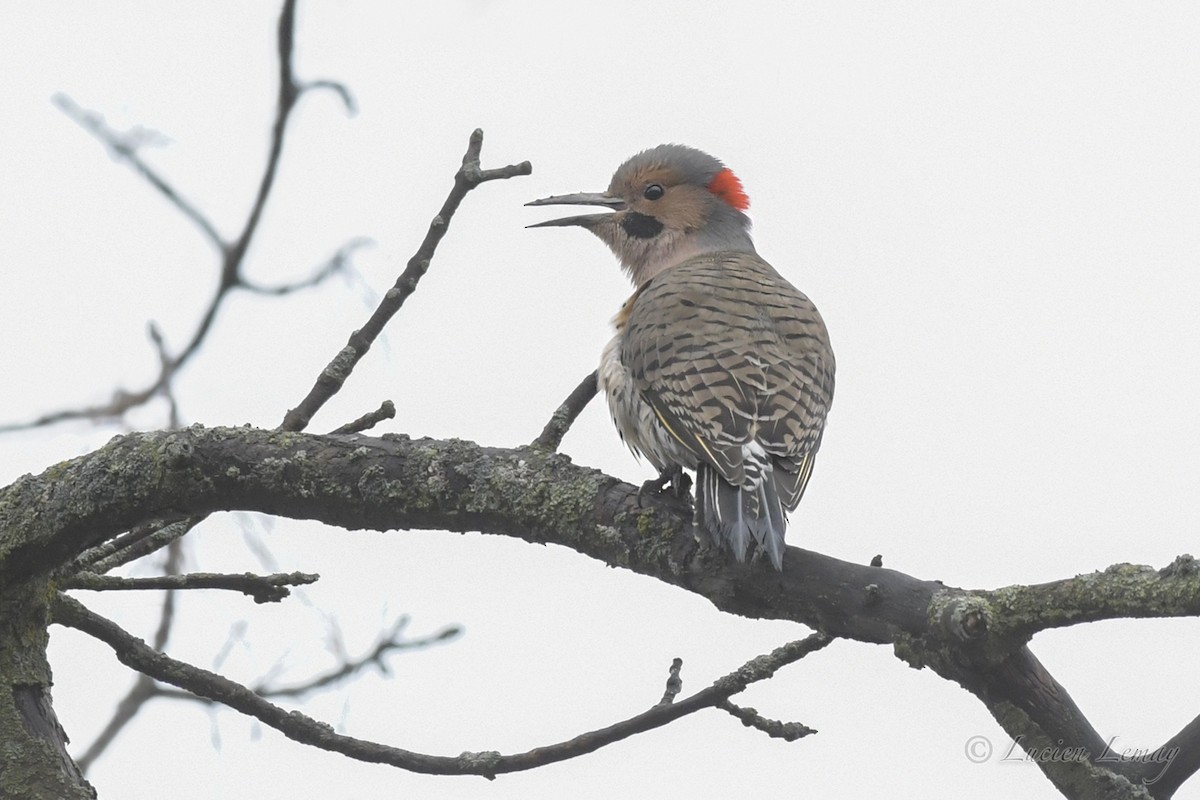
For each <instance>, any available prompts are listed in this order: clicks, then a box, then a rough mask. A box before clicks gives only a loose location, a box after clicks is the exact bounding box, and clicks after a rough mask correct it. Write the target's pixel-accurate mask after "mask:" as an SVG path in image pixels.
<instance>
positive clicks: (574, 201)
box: [525, 192, 625, 228]
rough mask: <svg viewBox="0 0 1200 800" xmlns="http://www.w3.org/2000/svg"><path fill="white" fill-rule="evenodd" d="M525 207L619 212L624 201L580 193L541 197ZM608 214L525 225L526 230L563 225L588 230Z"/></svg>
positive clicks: (564, 218) (617, 198)
mask: <svg viewBox="0 0 1200 800" xmlns="http://www.w3.org/2000/svg"><path fill="white" fill-rule="evenodd" d="M525 205H527V206H604V207H605V208H611V209H612V210H613V211H620V210H621V209H623V208H625V201H624V200H622V199H621V198H619V197H612V196H611V195H607V194H600V193H598V192H580V193H578V194H556V195H554V196H553V197H543V198H542V199H541V200H532V201H530V202H528V203H526V204H525ZM609 216H610V215H608V214H583V215H581V216H577V217H560V218H559V219H549V220H546V221H545V222H538V223H535V224H533V225H526V226H525V227H527V228H549V227H559V226H565V225H579V226H580V227H583V228H590V227H592V226H593V225H595V224H596V223H597V222H601V221H603V220H606V219H608V217H609Z"/></svg>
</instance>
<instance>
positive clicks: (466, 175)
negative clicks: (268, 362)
mask: <svg viewBox="0 0 1200 800" xmlns="http://www.w3.org/2000/svg"><path fill="white" fill-rule="evenodd" d="M482 148H483V131H481V130H478V129H477V130H476V131H475V132H474V133H472V134H471V138H470V142H469V143H468V145H467V152H466V155H464V156H463V161H462V167H460V168H459V170H458V172H456V173H455V174H454V187H453V188H452V189H451V190H450V194H449V195H448V196H447V197H446V202H445V203H444V204H443V205H442V209H441V211H439V212H438V213H437V216H435V217H434V218H433V220H432V221H431V222H430V223H429V230H428V231H427V232H426V234H425V239H424V241H422V242H421V246H420V247H419V248H417V252H416V253H415V254H414V255H413V257H412V258H410V259H409V260H408V264H407V266H406V267H405V269H404V272H402V273H401V274H400V277H399V278H398V279H397V280H396V284H395V286H393V287H392V288H391V289H389V290H388V291H387V293H386V294H384V296H383V300H382V301H381V302H380V304H379V306H378V307H377V308H376V309H375V312H374V313H373V314H372V315H371V318H370V319H368V320H367V323H366V324H365V325H363V327H362V328H361V329H360V330H357V331H355V332H354V333H352V334H350V340H349V342H347V343H346V346H345V347H343V348H342V349H341V350H340V351H339V352H338V354H337V355H335V356H334V357H333V360H332V361H330V362H329V364H328V365H327V366H326V367H325V369H323V370H321V374H320V376H318V378H317V382H316V383H315V384H314V385H313V387H312V389H310V390H309V392H308V395H307V396H306V397H305V398H304V399H303V400H301V401H300V404H299V405H297V406H296V407H295V408H293V409H291V410H290V411H288V413H287V415H286V416H285V417H284V419H283V422H282V423H281V424H280V426H279V427H280V429H282V430H285V431H302V430H304V429H305V428H307V427H308V423H309V422H310V421H311V420H312V418H313V415H314V414H316V413H317V411H319V410H320V409H321V407H322V406H323V405H325V403H326V402H328V401H329V399H330V398H331V397H333V396H334V395H335V394H337V392H338V391H339V390H340V389H341V388H342V385H343V384H344V383H345V382H346V379H347V378H348V377H349V376H350V373H351V372H352V371H353V370H354V367H355V365H357V364H358V362H359V361H360V360H361V359H362V357H363V356H365V355H366V354H367V351H368V350H370V349H371V345H372V344H374V342H375V340H376V339H377V338H378V337H379V334H380V333H381V332H382V331H383V328H384V326H385V325H386V324H387V323H388V321H389V320H390V319H391V318H392V317H393V316H395V314H396V312H397V311H399V310H400V307H401V306H403V305H404V301H405V300H407V299H408V297H409V295H411V294H412V293H413V291H414V290H415V289H416V288H417V283H418V282H419V281H420V280H421V277H422V276H423V275H424V274H425V272H426V271H427V270H428V269H429V262H430V260H431V259H432V258H433V255H434V253H435V252H436V251H437V246H438V243H439V242H440V241H441V240H442V237H443V236H445V235H446V229H447V228H448V227H449V226H450V220H451V219H453V218H454V213H455V212H456V211H457V210H458V206H459V204H460V203H462V201H463V198H464V197H466V196H467V193H468V192H470V191H471V190H472V189H474V188H475V187H476V186H478V185H479V184H481V183H485V182H487V181H491V180H502V179H506V178H512V177H516V176H518V175H529V174H530V173H531V172H532V171H533V167H531V166H530V164H529V162H528V161H523V162H521V163H520V164H510V165H509V166H506V167H501V168H499V169H490V170H484V169H480V166H479V153H480V150H481V149H482Z"/></svg>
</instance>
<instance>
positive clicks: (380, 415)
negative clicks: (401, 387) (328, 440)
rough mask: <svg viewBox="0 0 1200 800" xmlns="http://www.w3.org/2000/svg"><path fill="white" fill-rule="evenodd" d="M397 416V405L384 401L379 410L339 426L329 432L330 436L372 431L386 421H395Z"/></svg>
mask: <svg viewBox="0 0 1200 800" xmlns="http://www.w3.org/2000/svg"><path fill="white" fill-rule="evenodd" d="M395 416H396V404H395V403H393V402H392V401H391V400H384V401H383V403H381V404H380V406H379V408H377V409H375V410H374V411H371V412H368V413H366V414H363V415H362V416H361V417H359V418H358V419H356V420H354V421H353V422H347V423H346V424H345V425H339V426H338V427H336V428H334V429H333V430H331V431H330V432H329V435H330V436H336V435H337V434H342V433H361V432H362V431H366V430H370V429H371V428H374V427H375V426H376V425H378V424H379V423H380V422H383V421H384V420H385V419H394V418H395Z"/></svg>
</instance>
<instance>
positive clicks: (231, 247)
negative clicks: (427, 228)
mask: <svg viewBox="0 0 1200 800" xmlns="http://www.w3.org/2000/svg"><path fill="white" fill-rule="evenodd" d="M295 14H296V3H295V0H285V2H284V4H283V11H282V13H281V14H280V17H279V27H278V33H277V50H278V53H279V96H278V101H277V106H276V113H275V121H274V124H273V125H272V129H271V138H270V151H269V154H268V156H267V162H266V165H265V167H264V169H263V174H262V178H261V179H260V180H259V185H258V190H257V191H256V193H255V197H254V202H253V205H252V207H251V209H250V212H249V214H248V215H247V217H246V220H245V222H244V223H243V225H242V229H241V232H240V233H239V234H238V235H237V237H236V238H234V239H233V240H226V239H224V238H223V237H222V236H221V235H220V234H219V233H218V232H217V230H216V227H215V226H214V225H213V224H212V222H211V221H209V220H208V218H207V217H205V216H204V215H203V214H202V213H201V212H200V211H199V209H197V208H196V207H195V206H194V205H193V204H192V203H190V202H189V201H188V200H186V199H185V198H184V197H183V194H182V193H181V192H179V191H178V190H177V189H176V188H175V187H173V186H172V185H171V184H170V183H169V182H168V181H167V180H166V179H165V178H163V177H162V176H161V175H159V174H158V173H157V172H156V171H155V170H154V169H153V168H151V167H150V166H149V165H148V164H146V162H145V161H143V160H142V159H141V157H140V156H139V155H138V152H137V149H138V145H139V144H140V137H138V136H135V135H132V134H120V133H117V132H116V131H113V130H112V129H111V128H109V127H108V126H107V125H105V123H104V120H103V118H102V117H101V116H100V115H99V114H97V113H95V112H90V111H86V110H84V109H83V108H82V107H80V106H79V105H78V104H77V103H76V102H75V101H74V100H72V99H71V98H69V97H67V96H66V95H63V94H58V95H55V96H54V103H55V105H57V106H58V107H59V108H60V109H61V110H62V111H63V112H64V113H65V114H66V115H67V116H69V117H70V118H71V119H73V120H74V121H75V122H77V123H78V124H79V125H81V126H82V127H83V128H84V129H85V130H87V131H88V132H89V133H91V134H92V135H93V136H94V137H95V138H96V139H98V140H99V141H100V142H102V143H103V144H104V145H106V146H107V147H108V148H109V150H110V151H111V152H112V153H113V154H114V155H115V156H116V157H117V158H118V159H119V160H121V161H123V162H125V163H127V164H129V165H130V166H131V167H132V168H133V169H134V170H135V171H136V172H137V173H138V174H139V175H141V176H142V177H143V178H144V179H145V180H146V181H147V182H148V183H150V185H151V186H153V187H154V188H155V189H156V190H157V191H158V192H159V193H160V194H162V195H163V196H164V197H165V198H166V199H167V200H168V201H169V202H170V203H171V204H172V205H173V206H174V207H175V208H177V209H178V210H179V211H180V213H182V214H183V215H184V216H186V217H187V218H188V219H189V220H191V221H192V222H193V223H194V224H195V225H196V226H197V227H198V228H199V229H200V231H201V232H202V233H203V234H204V237H205V238H206V239H207V240H208V241H209V242H210V243H212V245H213V246H214V247H215V248H216V249H217V251H218V253H219V254H220V257H221V267H220V276H219V279H218V281H217V287H216V291H215V292H214V294H213V297H212V299H211V300H210V301H209V304H208V306H207V308H206V309H205V311H204V313H203V315H202V316H201V318H200V321H199V323H198V324H197V325H196V328H195V330H194V331H193V332H192V335H191V337H190V338H189V339H188V342H187V344H186V345H184V347H183V348H182V350H180V352H179V353H178V354H176V355H174V356H172V355H170V354H169V353H168V352H167V351H166V348H165V346H164V345H163V341H162V337H161V336H157V335H156V332H152V337H153V338H155V344H156V345H157V347H158V351H159V355H160V362H161V365H160V369H159V374H158V376H157V377H156V378H155V379H154V381H153V382H152V383H151V384H150V385H149V386H146V387H145V388H142V389H138V390H134V391H129V390H126V389H122V388H118V389H117V390H115V391H114V392H113V395H112V399H111V400H109V401H108V402H107V403H102V404H99V405H94V406H84V407H81V408H74V409H65V410H61V411H54V412H50V413H48V414H43V415H42V416H40V417H38V418H37V419H34V420H33V421H31V422H24V423H9V424H4V425H0V433H5V432H9V431H16V430H26V429H30V428H39V427H45V426H48V425H53V424H57V423H59V422H65V421H68V420H76V419H87V420H95V421H102V420H109V419H119V418H120V417H122V416H123V415H124V414H125V413H126V412H128V411H129V410H130V409H133V408H137V407H139V406H142V405H145V404H146V403H148V402H149V401H150V400H152V399H153V398H154V397H156V396H159V395H160V394H164V393H167V394H166V395H165V396H166V397H167V401H168V403H169V404H170V405H171V409H172V415H173V416H178V411H177V409H176V408H175V403H174V399H173V398H172V397H171V396H170V394H169V386H170V383H171V380H172V379H173V378H174V376H175V375H176V374H177V373H178V372H179V370H180V369H181V368H182V367H183V366H184V365H185V364H186V363H187V362H188V361H189V360H190V359H191V357H192V356H193V355H195V353H196V352H197V351H198V350H199V348H200V345H201V344H203V343H204V341H205V339H206V338H207V337H208V333H209V331H210V330H211V328H212V324H213V322H214V321H215V320H216V318H217V312H218V311H219V310H220V307H221V305H222V303H223V302H224V300H225V298H226V297H228V296H229V294H230V293H231V292H232V291H233V290H235V289H239V288H242V289H251V290H252V291H256V292H258V293H260V294H276V295H278V294H286V293H288V292H289V291H292V290H294V289H296V288H302V287H304V286H308V285H314V284H316V283H318V282H320V281H321V280H323V279H324V278H325V277H328V275H329V274H332V273H333V272H335V271H336V270H337V269H340V268H342V266H341V262H344V261H345V260H346V259H347V258H348V257H349V255H350V254H351V253H352V252H353V250H354V249H355V248H356V247H358V246H359V244H360V243H361V240H355V241H354V242H351V243H350V244H348V245H346V246H345V247H343V248H342V250H341V251H339V253H338V254H337V255H335V256H334V258H333V259H332V260H331V261H330V262H329V263H328V264H327V265H326V266H325V267H324V268H323V269H322V270H318V272H317V273H316V274H314V275H313V276H310V277H309V278H308V279H307V280H305V281H301V282H299V283H298V284H295V285H293V286H290V287H288V286H284V287H275V288H274V289H271V288H266V287H260V286H252V285H250V284H248V283H247V281H246V280H245V277H244V276H243V274H242V267H243V263H244V261H245V256H246V252H247V251H248V250H249V247H250V242H251V240H252V239H253V238H254V235H255V234H256V233H257V231H258V225H259V222H260V220H261V219H262V215H263V210H264V209H265V208H266V204H267V200H268V199H269V197H270V195H271V190H272V188H273V187H274V185H275V176H276V174H277V172H278V168H279V159H280V156H281V155H282V153H283V145H284V135H285V133H286V130H287V125H288V121H289V120H290V119H291V115H292V111H293V109H294V108H295V105H296V101H297V99H298V98H299V96H300V95H301V94H302V92H303V91H304V90H305V89H307V88H314V89H315V88H320V89H332V90H333V91H335V92H337V93H338V94H339V95H340V96H341V97H342V99H343V102H347V104H348V106H349V107H351V108H352V107H353V100H352V98H351V97H350V94H349V92H348V91H347V90H346V88H345V87H343V86H341V85H340V84H336V83H334V82H332V81H316V82H313V83H309V84H306V85H304V86H301V85H300V84H299V83H298V82H297V79H296V75H295V72H294V70H293V65H292V52H293V49H294V34H295V31H294V25H295Z"/></svg>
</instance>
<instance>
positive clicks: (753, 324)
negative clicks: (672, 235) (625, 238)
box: [620, 252, 834, 558]
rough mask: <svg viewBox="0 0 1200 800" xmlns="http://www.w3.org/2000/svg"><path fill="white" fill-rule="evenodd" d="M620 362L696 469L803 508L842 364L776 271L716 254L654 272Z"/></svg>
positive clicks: (800, 297)
mask: <svg viewBox="0 0 1200 800" xmlns="http://www.w3.org/2000/svg"><path fill="white" fill-rule="evenodd" d="M620 357H621V361H622V363H623V364H624V366H625V367H626V368H627V369H628V370H629V374H630V377H631V378H632V379H633V381H634V383H635V385H636V387H637V389H638V390H639V392H640V393H641V395H642V397H643V398H644V399H645V400H646V402H648V403H649V404H650V405H651V406H652V407H653V409H654V411H655V414H656V415H657V417H658V419H659V421H660V422H661V423H662V424H663V425H664V426H665V427H666V428H667V430H668V431H669V432H670V434H671V435H672V436H673V437H675V438H676V439H678V440H679V441H680V442H681V443H682V444H683V445H684V446H685V447H686V448H687V449H688V450H689V451H690V452H692V453H693V454H695V456H696V459H697V462H698V463H699V464H700V465H704V464H708V465H709V466H711V467H712V469H713V470H715V472H716V473H717V475H719V476H720V478H722V479H723V480H724V481H725V482H726V483H728V484H729V485H730V486H731V488H733V487H737V488H740V489H743V490H746V491H751V492H755V491H757V489H758V487H760V486H761V484H762V483H763V481H764V476H769V477H770V478H771V480H770V483H771V487H770V488H773V489H774V490H775V491H777V493H778V499H777V500H776V499H774V498H764V501H766V500H771V502H774V503H775V504H776V505H777V504H778V503H779V502H781V503H782V505H783V507H785V508H786V509H788V510H790V509H794V508H795V507H796V505H797V503H799V501H800V497H801V495H802V494H803V491H804V487H805V484H806V483H807V480H808V476H809V474H811V469H812V459H813V456H814V455H815V453H816V450H817V448H818V447H819V445H820V441H821V435H822V432H823V430H824V425H825V416H826V413H827V411H828V409H829V406H830V403H831V402H832V399H833V383H834V358H833V352H832V350H831V348H830V344H829V335H828V333H827V331H826V329H825V324H824V322H823V321H822V319H821V315H820V314H819V313H818V312H817V310H816V308H815V307H814V306H813V304H812V302H811V301H810V300H809V299H808V298H807V297H806V296H805V295H804V294H802V293H801V292H799V291H798V290H797V289H796V288H795V287H793V286H792V285H791V284H790V283H788V282H787V281H786V280H785V279H784V278H783V277H782V276H780V275H779V273H778V272H776V271H775V269H774V268H773V267H771V265H770V264H768V263H767V262H766V261H764V260H763V259H762V258H760V257H759V256H757V255H756V254H754V253H745V252H726V253H708V254H705V255H701V256H697V257H694V258H692V259H689V260H687V261H685V262H683V263H682V264H679V265H678V266H675V267H672V268H670V269H667V270H665V271H663V272H662V273H660V274H658V275H657V276H655V277H654V279H652V280H651V281H649V282H648V283H647V284H646V285H645V286H644V287H642V289H641V290H640V291H639V293H638V295H637V296H636V298H634V300H633V302H632V306H631V307H629V309H628V317H627V318H626V320H625V325H624V335H623V337H622V342H621V352H620ZM698 482H700V483H703V476H699V481H698ZM700 489H701V487H700V486H698V487H697V501H698V504H700V503H702V502H703V500H702V498H701V497H700ZM713 491H714V495H713V498H711V501H712V503H713V504H715V503H716V494H715V489H714V490H713ZM731 502H732V501H731ZM751 505H752V506H753V505H754V503H753V502H752V503H751ZM740 509H741V506H738V508H736V509H734V511H735V512H736V511H740ZM748 510H749V511H751V512H754V514H755V516H756V517H764V516H765V515H766V510H765V509H759V508H757V506H756V507H754V508H750V509H748ZM782 514H783V510H782V509H779V510H778V514H777V516H778V517H779V518H780V519H779V528H780V530H778V531H777V538H778V543H777V544H778V547H779V548H780V552H781V550H782V535H783V531H782V526H783V522H782ZM768 523H769V521H768ZM768 523H764V524H767V526H768V527H770V528H774V527H775V526H774V525H772V524H768ZM751 532H754V531H751ZM755 535H756V538H760V537H758V535H757V533H756V534H755ZM736 550H737V547H736V544H735V552H736ZM772 556H773V558H774V553H772Z"/></svg>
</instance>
